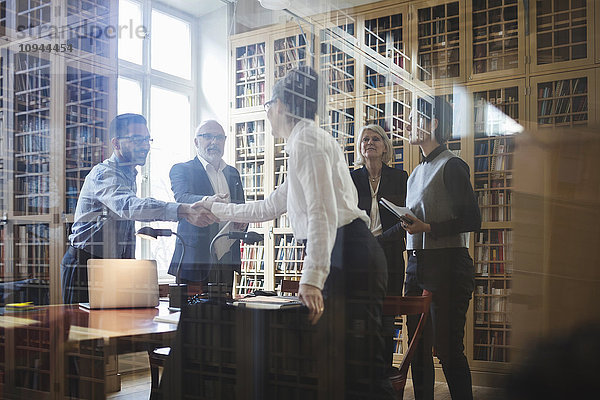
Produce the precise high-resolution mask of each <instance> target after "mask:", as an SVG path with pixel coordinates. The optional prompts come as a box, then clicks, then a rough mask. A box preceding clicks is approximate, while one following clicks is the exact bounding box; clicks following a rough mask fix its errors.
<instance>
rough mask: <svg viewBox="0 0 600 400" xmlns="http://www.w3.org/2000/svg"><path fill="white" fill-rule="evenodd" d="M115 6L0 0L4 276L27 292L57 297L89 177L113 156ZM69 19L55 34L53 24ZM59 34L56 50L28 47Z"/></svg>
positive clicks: (84, 0) (33, 297)
mask: <svg viewBox="0 0 600 400" xmlns="http://www.w3.org/2000/svg"><path fill="white" fill-rule="evenodd" d="M114 7H115V5H114V4H112V3H111V2H109V1H107V0H73V1H68V2H67V1H64V2H52V1H47V0H41V1H35V2H34V1H24V2H14V1H6V2H2V4H1V5H0V9H1V13H0V23H1V24H2V30H1V31H0V33H2V41H0V57H1V58H0V70H1V71H2V73H1V74H0V76H1V78H0V90H1V91H2V94H3V96H2V103H1V104H0V115H1V117H0V119H1V121H2V123H1V124H0V129H1V135H0V137H1V138H2V139H0V165H1V167H0V184H1V185H2V195H0V197H1V200H0V202H1V204H2V215H3V218H2V220H3V221H4V222H5V223H6V224H5V226H4V228H3V229H2V230H3V234H2V245H1V246H2V248H3V249H4V251H2V260H1V262H2V264H3V266H4V268H3V271H2V275H1V276H0V280H1V281H2V283H9V282H15V283H14V285H12V286H11V287H12V289H11V290H12V291H14V293H15V294H14V296H16V297H19V298H21V300H29V301H34V302H35V303H36V304H48V303H59V302H60V299H61V296H60V260H61V258H62V255H63V254H64V250H65V248H66V238H67V234H68V232H67V229H68V227H69V225H68V224H70V223H72V221H73V213H74V211H75V206H76V203H77V198H78V195H79V191H80V190H81V186H82V184H83V180H84V179H85V177H86V175H87V174H88V173H89V171H90V170H91V168H92V167H93V166H94V165H95V164H97V163H99V162H101V161H102V160H103V159H105V158H106V157H108V155H109V147H108V125H109V123H110V119H111V118H112V117H114V115H115V111H116V65H115V62H116V40H115V39H112V40H111V39H110V38H109V37H108V36H107V34H106V32H108V31H107V29H106V28H107V27H109V26H115V24H114V20H115V19H116V12H115V8H114ZM90 21H93V26H94V29H91V28H90ZM66 26H68V27H69V29H66V28H65V29H59V31H60V34H59V35H58V36H57V37H51V36H49V35H50V33H51V32H53V30H52V29H50V28H51V27H56V28H57V29H58V28H61V27H66ZM57 43H60V44H62V45H64V46H63V48H62V49H61V50H60V51H52V52H49V51H44V52H42V51H24V49H23V48H25V49H27V48H29V47H26V46H30V47H34V45H38V46H40V47H41V46H42V45H46V46H48V45H52V46H54V45H55V44H57ZM20 45H22V46H23V48H21V46H20ZM5 94H7V95H5ZM12 300H13V299H12V297H10V296H9V297H8V301H12ZM14 300H17V298H15V299H14Z"/></svg>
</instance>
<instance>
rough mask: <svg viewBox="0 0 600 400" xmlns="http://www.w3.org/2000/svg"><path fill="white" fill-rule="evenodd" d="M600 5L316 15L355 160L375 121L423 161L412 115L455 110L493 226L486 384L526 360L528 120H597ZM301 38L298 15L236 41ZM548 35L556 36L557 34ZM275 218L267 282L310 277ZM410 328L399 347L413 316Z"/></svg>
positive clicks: (334, 125)
mask: <svg viewBox="0 0 600 400" xmlns="http://www.w3.org/2000/svg"><path fill="white" fill-rule="evenodd" d="M542 3H544V4H542ZM545 4H550V8H548V7H546V6H545ZM538 5H544V7H539V10H538ZM565 7H566V8H565ZM599 10H600V7H597V5H594V4H593V2H592V1H588V0H556V1H552V2H550V1H549V2H533V3H531V4H530V8H529V10H526V9H525V5H524V3H523V2H518V1H516V0H465V1H443V0H438V1H408V2H402V3H399V4H398V3H397V2H392V1H382V2H380V3H374V4H368V5H363V6H359V7H356V8H354V9H348V10H332V11H330V12H329V13H325V14H323V15H315V16H311V18H313V20H314V21H316V23H315V26H316V27H318V28H319V34H318V38H319V40H318V42H317V44H316V46H315V47H316V53H317V54H316V58H315V68H316V70H317V71H319V72H320V74H321V77H322V80H323V81H324V82H323V85H324V87H325V89H324V90H325V96H324V97H323V98H324V99H325V101H324V102H323V103H324V104H323V107H322V110H321V112H320V114H319V118H318V123H319V125H320V126H321V127H322V128H323V129H325V130H326V131H327V132H329V133H330V134H331V135H332V136H333V137H335V138H336V139H337V140H338V142H339V143H340V146H341V148H342V149H343V152H344V154H345V157H346V161H347V163H348V166H349V168H352V164H353V163H354V161H355V157H356V151H357V145H358V144H357V143H356V133H357V132H358V130H359V129H360V128H361V127H362V126H363V125H364V124H367V123H375V124H379V125H381V126H382V127H384V129H385V130H386V132H389V133H390V134H391V136H392V141H393V144H394V153H395V154H394V158H393V161H392V164H393V166H394V167H401V168H403V169H405V170H407V171H412V170H413V169H414V167H415V166H416V165H417V164H418V162H419V161H420V157H419V151H418V149H417V148H416V147H414V146H411V147H409V146H407V145H406V143H405V142H404V141H403V140H402V139H400V136H403V135H404V129H405V124H406V122H407V120H408V117H409V115H410V114H411V113H412V114H413V117H415V120H414V121H413V129H424V130H430V124H431V114H432V110H431V103H432V96H438V95H443V96H445V97H446V100H447V101H448V102H449V103H450V104H452V106H453V107H454V110H455V112H454V130H453V132H454V137H452V138H451V139H450V140H449V141H448V147H449V149H450V150H451V151H453V152H454V153H455V154H457V155H459V156H460V157H461V158H462V159H463V160H465V162H467V164H468V165H469V167H470V174H471V179H472V184H473V188H474V190H475V194H476V196H477V199H478V202H479V206H480V209H481V212H482V218H483V222H482V230H481V232H477V233H475V234H473V235H472V236H471V237H472V241H471V246H470V252H471V255H472V257H473V259H474V262H475V269H476V277H475V280H476V283H475V287H476V290H475V293H474V295H473V305H472V307H471V308H470V310H469V313H468V317H467V326H466V328H465V330H466V335H465V340H466V342H465V346H466V353H467V357H468V358H469V362H470V364H471V365H472V367H473V371H474V382H481V383H483V384H490V385H493V384H497V383H498V381H497V379H496V377H497V376H498V374H504V373H506V372H507V371H508V368H509V365H510V362H511V361H512V360H514V359H515V358H514V355H513V354H512V351H513V349H514V340H513V339H514V338H513V329H514V326H513V325H512V321H511V317H510V313H511V299H510V297H511V294H512V293H511V292H512V285H513V263H514V262H513V258H512V246H513V243H512V239H513V238H512V235H513V230H514V229H515V221H514V215H513V207H514V205H513V190H514V182H513V181H514V176H513V175H514V164H513V163H514V162H513V158H514V153H515V146H516V144H515V141H516V137H517V136H518V135H519V134H520V133H519V132H521V131H522V130H523V129H525V128H535V127H539V128H546V127H548V128H556V127H560V128H562V127H565V128H566V127H585V126H590V125H593V124H594V123H596V122H597V121H598V115H597V112H596V108H597V107H596V104H597V103H596V95H597V93H598V91H599V90H600V87H599V85H600V82H599V80H600V68H598V66H597V65H595V64H593V63H594V61H596V62H599V61H598V60H600V58H598V57H599V56H598V53H600V50H598V51H596V50H594V49H597V48H600V45H599V44H598V43H596V44H595V45H594V42H593V39H592V37H593V35H594V34H595V35H596V37H598V33H597V32H598V31H599V30H598V27H597V26H596V24H595V21H594V19H593V18H592V17H593V15H600V11H599ZM538 11H539V12H538ZM548 21H551V22H548ZM527 25H528V26H529V30H530V32H531V33H530V34H529V35H527V34H526V33H527V30H526V29H527ZM466 27H468V28H466ZM583 33H585V35H584V36H585V39H584V40H581V37H582V35H583ZM297 35H298V34H297V32H294V30H293V29H292V28H290V26H283V25H277V26H271V27H267V28H263V29H259V30H255V31H251V32H247V33H245V34H241V35H239V36H236V37H234V38H233V39H232V40H233V42H232V43H238V42H242V41H243V40H246V42H247V43H250V42H252V43H256V42H257V39H256V38H265V37H268V38H270V39H269V40H268V41H267V42H266V43H265V51H266V52H267V53H269V52H274V51H275V50H274V49H275V47H274V46H273V43H274V42H275V40H280V39H281V38H283V37H295V38H296V39H297V38H298V36H297ZM561 35H563V36H564V37H561ZM549 36H550V37H551V39H552V41H551V46H548V45H547V43H546V44H545V43H544V41H545V40H547V38H548V37H549ZM253 38H254V39H253ZM583 49H585V56H583V54H584V50H583ZM567 53H568V56H567ZM548 54H551V61H549V62H548V58H547V57H548ZM544 57H546V58H544ZM267 60H269V62H267V63H266V69H265V74H266V84H267V87H266V90H265V93H270V92H269V90H270V87H271V86H272V83H274V82H275V80H276V79H277V78H276V77H275V73H276V72H275V67H274V65H271V62H273V61H274V62H276V59H275V56H274V55H271V54H267ZM466 78H468V79H466ZM466 82H467V83H466ZM465 83H466V84H465ZM454 84H459V85H460V84H465V85H463V86H462V87H461V88H459V89H457V88H456V87H453V86H452V85H454ZM233 112H234V113H236V112H237V111H235V110H233ZM253 118H254V117H253ZM248 120H251V118H249V119H248ZM268 129H269V127H267V128H266V130H267V131H268ZM268 136H269V135H267V137H268ZM269 140H273V139H268V140H267V141H266V142H267V145H266V150H265V152H266V157H265V159H266V161H265V167H264V168H265V184H266V186H265V195H268V193H270V191H271V190H272V189H273V188H275V187H277V186H278V185H279V184H281V182H283V180H284V179H285V174H286V172H287V154H286V153H285V152H284V151H283V149H284V144H283V141H281V140H279V139H275V140H273V145H272V147H271V145H270V144H269ZM271 152H272V153H271ZM270 154H273V157H272V158H271V155H270ZM271 183H272V185H271ZM263 227H264V228H265V229H266V230H267V231H268V232H271V228H272V236H270V237H269V238H267V237H266V239H265V240H266V241H265V251H264V255H265V257H266V258H265V261H266V263H265V272H264V276H265V281H264V282H265V287H266V288H267V289H275V288H276V287H277V282H279V280H280V278H284V277H285V278H286V279H299V278H300V276H301V273H300V271H299V270H298V269H297V268H296V264H299V263H297V262H296V261H297V260H294V259H290V258H285V257H287V256H288V253H289V255H290V256H291V254H292V251H291V249H294V248H296V245H295V244H294V243H293V241H292V237H291V235H290V234H291V230H290V229H289V224H288V221H287V217H286V216H283V217H281V218H279V219H277V220H276V221H273V222H272V223H267V224H264V225H263ZM281 256H283V257H284V259H283V260H279V258H280V257H281ZM288 262H289V265H290V268H292V265H294V267H293V269H292V270H290V271H287V270H286V269H285V268H284V267H283V266H284V265H285V266H287V265H288ZM295 262H296V263H295ZM278 268H279V271H278ZM515 268H517V266H516V265H515ZM269 279H271V280H272V281H271V282H269ZM397 326H398V328H399V330H398V332H397V334H398V339H396V341H397V342H398V343H399V345H398V348H399V349H400V347H401V346H400V343H401V342H402V341H403V340H405V338H404V337H403V336H402V332H403V331H402V329H400V327H401V326H402V321H400V320H399V321H397ZM398 357H400V356H399V355H397V356H396V360H399V358H398Z"/></svg>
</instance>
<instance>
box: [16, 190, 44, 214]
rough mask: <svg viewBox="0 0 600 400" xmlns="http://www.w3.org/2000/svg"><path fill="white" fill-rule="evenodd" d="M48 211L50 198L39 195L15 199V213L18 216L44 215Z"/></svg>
mask: <svg viewBox="0 0 600 400" xmlns="http://www.w3.org/2000/svg"><path fill="white" fill-rule="evenodd" d="M49 210H50V196H49V195H48V194H41V195H36V196H29V195H28V196H27V197H22V198H15V213H16V214H17V213H18V214H19V215H44V214H48V212H49Z"/></svg>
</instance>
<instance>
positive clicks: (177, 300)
mask: <svg viewBox="0 0 600 400" xmlns="http://www.w3.org/2000/svg"><path fill="white" fill-rule="evenodd" d="M136 235H137V236H138V237H140V238H142V239H146V240H149V239H151V240H156V239H157V238H158V237H159V236H164V237H169V236H171V235H175V236H177V237H178V238H179V240H181V245H182V247H183V248H182V251H181V257H179V262H178V263H177V270H176V272H175V283H170V284H169V308H181V306H182V304H183V302H184V301H185V299H186V297H187V285H186V284H185V283H179V270H180V269H181V262H182V261H183V256H184V255H185V248H186V244H185V241H184V240H183V238H182V237H181V235H180V234H178V233H177V232H173V231H172V230H171V229H156V228H152V227H149V226H144V227H142V228H140V229H138V231H137V232H136Z"/></svg>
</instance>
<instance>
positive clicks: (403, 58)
mask: <svg viewBox="0 0 600 400" xmlns="http://www.w3.org/2000/svg"><path fill="white" fill-rule="evenodd" d="M397 10H398V8H397V7H396V8H394V10H393V12H395V13H394V14H391V15H390V14H389V12H390V10H386V11H387V12H386V13H383V14H382V13H381V12H378V13H377V14H369V15H366V16H365V21H364V28H363V29H364V34H363V35H364V43H365V45H366V46H367V47H368V48H369V49H371V50H373V52H375V53H377V54H379V55H381V56H383V57H385V58H386V59H389V60H391V61H392V62H393V63H394V64H395V65H397V66H398V67H400V68H402V69H404V70H406V71H407V72H409V73H410V71H411V58H410V48H409V46H408V44H409V41H408V40H407V39H408V37H409V35H408V30H409V24H408V19H407V14H408V12H407V9H406V7H401V10H402V11H401V12H398V11H397Z"/></svg>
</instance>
